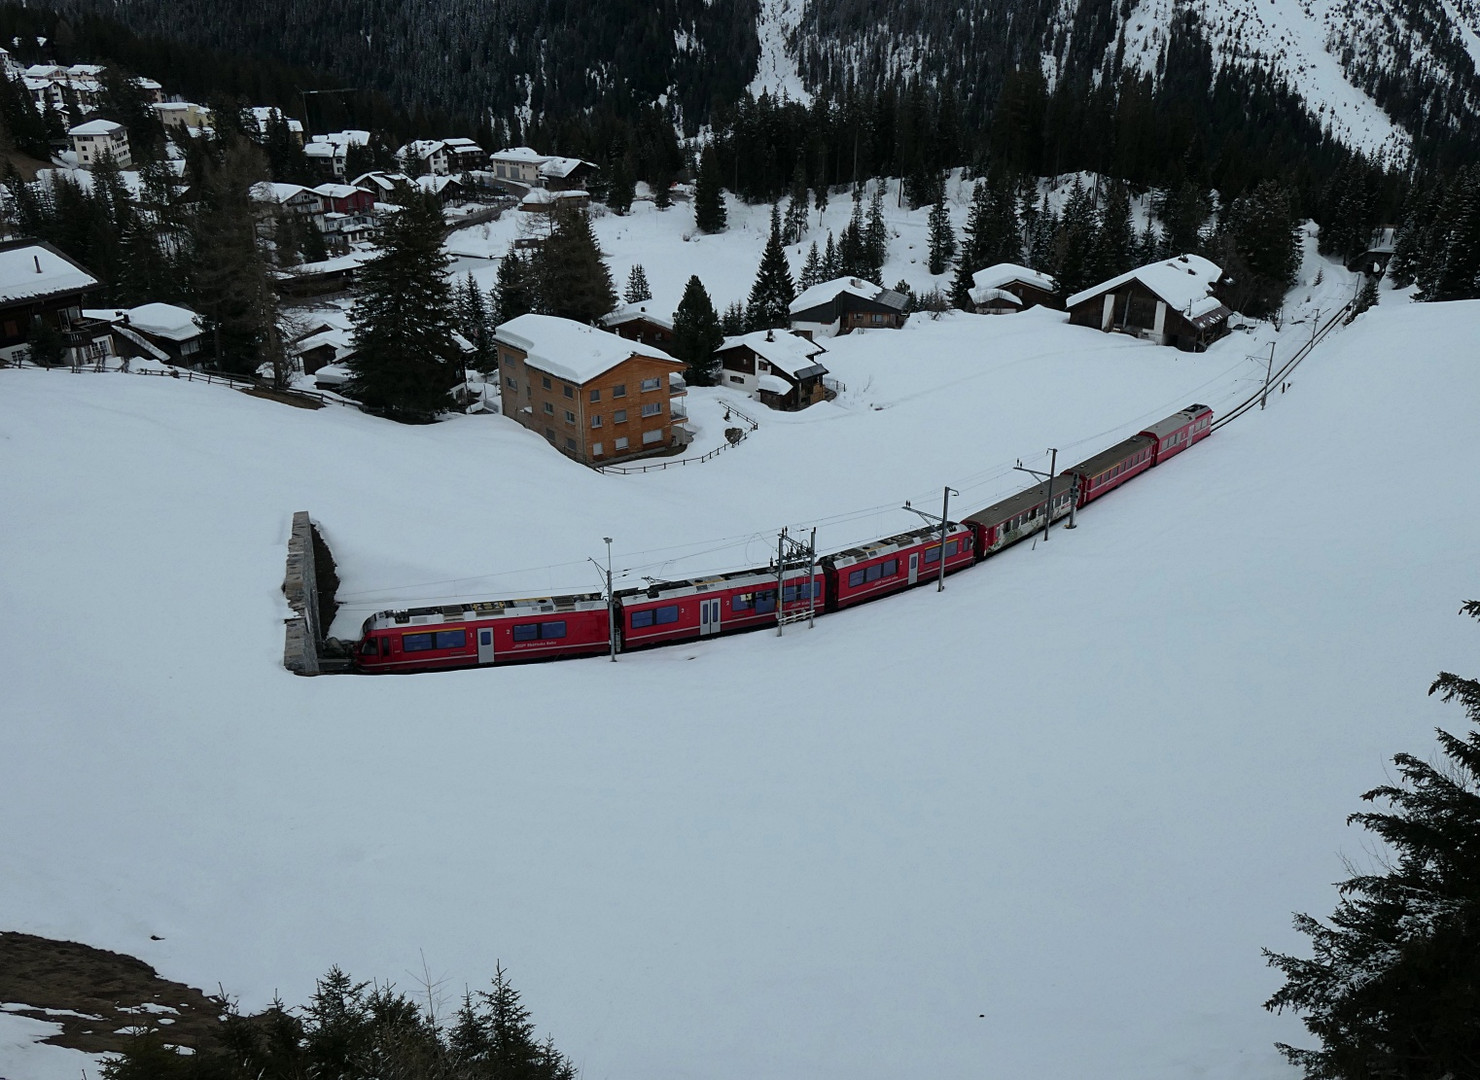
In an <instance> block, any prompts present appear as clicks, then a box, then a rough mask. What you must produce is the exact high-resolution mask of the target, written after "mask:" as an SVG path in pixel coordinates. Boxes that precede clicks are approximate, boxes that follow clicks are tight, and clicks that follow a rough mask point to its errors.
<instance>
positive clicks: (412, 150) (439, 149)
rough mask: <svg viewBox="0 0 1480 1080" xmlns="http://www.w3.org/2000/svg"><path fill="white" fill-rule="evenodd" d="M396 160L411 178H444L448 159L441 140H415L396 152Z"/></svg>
mask: <svg viewBox="0 0 1480 1080" xmlns="http://www.w3.org/2000/svg"><path fill="white" fill-rule="evenodd" d="M396 160H397V161H399V162H400V163H401V168H402V170H404V171H405V172H406V173H407V174H409V175H411V176H446V175H447V174H448V162H449V160H450V157H449V155H448V153H447V144H446V143H445V142H444V141H442V140H441V139H417V140H415V141H413V142H409V143H407V144H406V145H405V146H403V147H401V149H399V150H397V151H396Z"/></svg>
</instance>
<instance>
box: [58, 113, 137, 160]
mask: <svg viewBox="0 0 1480 1080" xmlns="http://www.w3.org/2000/svg"><path fill="white" fill-rule="evenodd" d="M67 137H68V138H69V139H71V140H72V149H73V151H75V152H76V154H77V164H79V165H81V166H82V167H83V168H84V169H91V168H94V167H95V166H96V165H97V163H98V161H99V160H101V159H102V157H103V155H104V154H112V155H113V160H114V161H115V162H117V163H118V167H119V168H120V169H127V168H129V167H130V166H132V165H133V163H134V159H133V156H132V155H131V154H130V153H129V149H128V131H127V130H126V129H125V128H124V126H123V125H122V124H120V123H118V121H116V120H89V121H88V122H87V123H85V124H78V125H77V126H76V127H74V128H72V129H71V130H70V131H68V132H67Z"/></svg>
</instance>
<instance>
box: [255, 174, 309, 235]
mask: <svg viewBox="0 0 1480 1080" xmlns="http://www.w3.org/2000/svg"><path fill="white" fill-rule="evenodd" d="M249 194H250V196H251V199H252V203H253V205H254V206H255V207H256V208H257V213H258V214H259V215H260V216H264V217H265V216H268V215H271V214H273V213H276V212H278V211H279V210H280V211H282V212H283V213H285V214H291V215H294V216H297V217H302V218H307V219H308V220H309V221H311V222H313V224H314V225H315V227H318V225H319V219H320V217H321V216H322V215H323V213H324V202H323V199H321V198H320V197H319V196H318V195H317V194H315V193H314V192H313V190H312V189H310V188H306V187H304V186H303V185H302V184H275V183H272V182H271V181H268V180H262V181H259V182H258V183H255V184H253V185H252V188H251V191H250V192H249Z"/></svg>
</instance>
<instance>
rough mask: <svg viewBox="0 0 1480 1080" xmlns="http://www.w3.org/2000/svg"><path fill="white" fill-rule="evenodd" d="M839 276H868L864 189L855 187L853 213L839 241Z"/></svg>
mask: <svg viewBox="0 0 1480 1080" xmlns="http://www.w3.org/2000/svg"><path fill="white" fill-rule="evenodd" d="M838 267H839V270H838V276H839V277H868V276H869V271H870V266H869V257H868V245H867V243H866V242H865V240H864V225H863V202H862V189H855V192H854V198H853V214H852V216H851V217H850V218H849V219H848V224H847V225H845V226H844V227H843V235H842V237H841V238H840V239H839V241H838Z"/></svg>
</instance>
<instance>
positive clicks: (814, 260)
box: [797, 240, 827, 292]
mask: <svg viewBox="0 0 1480 1080" xmlns="http://www.w3.org/2000/svg"><path fill="white" fill-rule="evenodd" d="M822 273H823V263H822V256H821V255H820V254H818V252H817V241H816V240H813V241H812V246H811V247H810V248H809V249H808V250H807V261H806V262H804V263H802V273H801V276H800V277H798V278H797V288H798V289H799V290H801V291H803V292H805V291H806V290H808V289H810V288H811V287H812V286H813V285H817V284H820V283H821V282H824V281H826V280H827V278H825V277H823V276H822Z"/></svg>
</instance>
